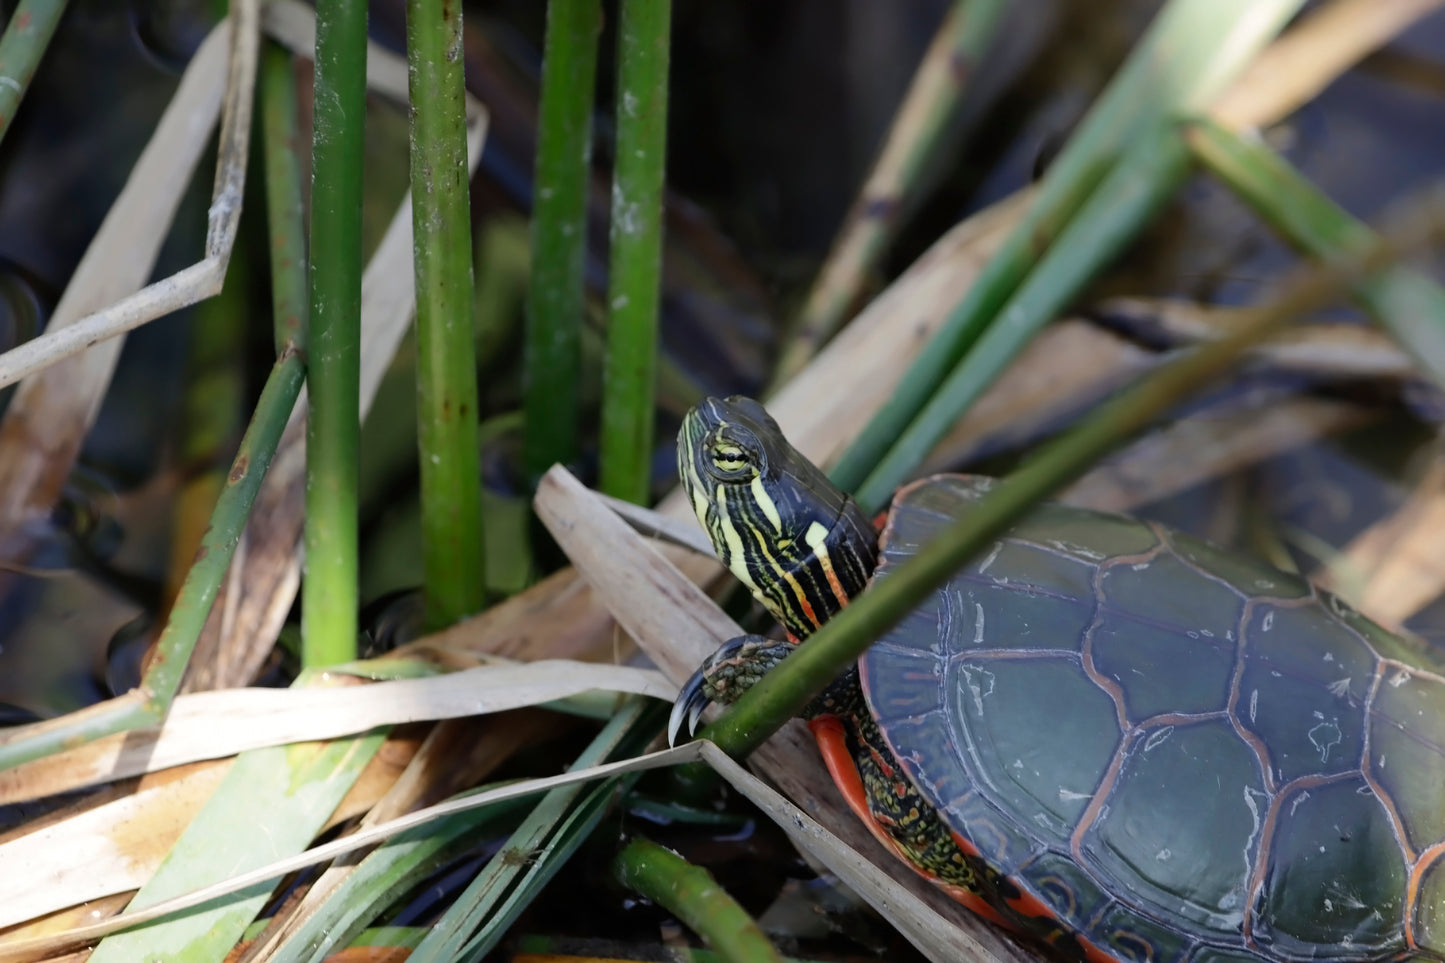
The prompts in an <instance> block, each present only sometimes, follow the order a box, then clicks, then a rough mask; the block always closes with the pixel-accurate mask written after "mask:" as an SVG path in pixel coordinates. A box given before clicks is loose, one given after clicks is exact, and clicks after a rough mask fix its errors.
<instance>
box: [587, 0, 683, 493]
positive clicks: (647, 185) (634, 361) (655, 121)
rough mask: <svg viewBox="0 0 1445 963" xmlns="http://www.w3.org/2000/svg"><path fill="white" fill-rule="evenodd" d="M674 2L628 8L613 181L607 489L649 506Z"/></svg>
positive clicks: (658, 0) (626, 3)
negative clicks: (669, 48) (668, 87)
mask: <svg viewBox="0 0 1445 963" xmlns="http://www.w3.org/2000/svg"><path fill="white" fill-rule="evenodd" d="M671 25H672V2H671V0H622V4H621V10H620V16H619V22H618V28H617V30H618V36H617V159H616V166H615V168H614V170H613V172H612V233H611V267H610V270H609V272H608V281H609V283H608V291H607V361H606V367H605V372H604V377H603V392H602V442H601V448H602V452H601V455H602V490H603V491H604V492H606V493H607V494H609V495H612V496H614V497H616V498H625V499H627V500H628V501H632V502H636V503H638V504H640V505H641V504H646V503H647V501H648V500H649V499H648V495H649V489H650V487H651V486H650V484H649V482H650V480H651V475H652V471H651V468H652V447H653V408H654V402H653V396H654V388H655V385H656V382H657V306H658V300H659V292H660V285H661V275H662V184H663V171H664V163H665V159H666V154H667V65H668V46H669V34H670V31H671Z"/></svg>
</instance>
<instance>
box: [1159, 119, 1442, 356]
mask: <svg viewBox="0 0 1445 963" xmlns="http://www.w3.org/2000/svg"><path fill="white" fill-rule="evenodd" d="M1185 142H1186V143H1187V144H1188V145H1189V147H1190V149H1191V150H1192V151H1193V152H1194V156H1195V157H1197V158H1198V159H1199V160H1200V162H1201V163H1203V164H1204V165H1206V166H1207V167H1208V168H1209V170H1210V171H1211V172H1212V173H1213V174H1214V175H1215V176H1217V177H1219V178H1220V179H1221V180H1222V181H1224V183H1225V184H1226V185H1227V186H1228V187H1229V188H1230V189H1231V190H1233V191H1234V192H1235V193H1236V194H1237V195H1239V197H1240V199H1241V200H1243V201H1244V202H1245V203H1246V204H1248V205H1249V206H1250V207H1251V208H1253V209H1254V211H1255V213H1257V214H1258V215H1259V216H1260V217H1262V218H1264V220H1265V221H1267V222H1268V223H1269V225H1270V226H1271V227H1273V228H1274V229H1275V230H1276V231H1278V232H1279V233H1280V234H1281V235H1283V236H1284V238H1285V239H1286V240H1287V241H1289V242H1290V243H1291V244H1293V245H1294V246H1295V247H1297V248H1299V249H1300V250H1301V251H1304V252H1305V253H1307V254H1310V255H1312V256H1314V257H1317V258H1323V259H1329V258H1334V257H1339V256H1340V255H1341V254H1343V253H1345V252H1348V251H1353V250H1358V249H1360V248H1364V247H1368V246H1369V245H1371V244H1374V243H1377V242H1378V241H1379V238H1378V237H1377V236H1376V234H1375V232H1374V231H1373V230H1371V229H1370V227H1369V226H1368V225H1367V224H1365V223H1364V222H1362V221H1360V220H1357V219H1356V218H1354V217H1352V216H1351V215H1350V214H1349V212H1348V211H1346V210H1345V209H1344V208H1342V207H1340V206H1339V205H1338V204H1336V203H1335V202H1334V201H1332V200H1330V199H1329V198H1328V197H1326V196H1325V195H1324V194H1323V193H1322V192H1321V191H1320V190H1319V189H1318V188H1316V187H1315V186H1314V185H1312V184H1310V183H1309V182H1308V181H1306V180H1305V179H1304V178H1303V177H1302V176H1300V174H1299V172H1298V171H1296V170H1295V169H1294V168H1292V167H1290V165H1289V164H1288V163H1286V161H1285V160H1284V158H1282V157H1280V156H1279V155H1278V154H1276V153H1275V152H1274V151H1272V150H1270V149H1269V148H1268V147H1266V146H1265V145H1264V144H1263V143H1261V142H1260V141H1258V140H1257V139H1247V138H1244V137H1241V136H1240V135H1238V134H1236V133H1234V132H1233V131H1231V130H1228V129H1227V128H1225V127H1222V126H1221V125H1219V124H1217V123H1215V122H1214V121H1212V120H1208V119H1202V120H1197V121H1194V122H1192V123H1191V124H1190V125H1189V126H1188V127H1187V128H1186V129H1185ZM1355 297H1356V299H1358V300H1359V302H1360V303H1361V304H1363V305H1364V306H1365V308H1366V310H1368V311H1369V312H1370V313H1371V314H1372V315H1374V317H1375V318H1376V319H1377V320H1379V321H1380V323H1381V324H1383V325H1384V326H1385V328H1386V329H1387V330H1388V331H1389V332H1390V333H1391V334H1393V335H1394V336H1395V338H1396V339H1397V340H1398V341H1399V342H1400V343H1401V344H1403V345H1404V346H1405V347H1406V348H1407V349H1408V350H1409V351H1410V352H1411V353H1412V354H1414V356H1415V358H1416V360H1418V361H1419V362H1420V365H1421V367H1422V368H1424V370H1425V371H1426V372H1428V373H1429V375H1430V377H1432V378H1434V379H1435V383H1436V384H1445V290H1442V289H1441V287H1440V285H1438V284H1436V283H1435V282H1434V281H1433V280H1431V279H1430V278H1429V277H1426V276H1425V275H1424V274H1421V273H1420V272H1418V271H1414V270H1411V269H1410V268H1408V267H1400V266H1394V267H1389V268H1386V269H1385V270H1383V271H1381V272H1380V273H1379V274H1378V275H1377V276H1375V277H1372V278H1368V279H1367V280H1365V281H1362V282H1361V283H1360V285H1359V287H1358V288H1357V289H1356V291H1355Z"/></svg>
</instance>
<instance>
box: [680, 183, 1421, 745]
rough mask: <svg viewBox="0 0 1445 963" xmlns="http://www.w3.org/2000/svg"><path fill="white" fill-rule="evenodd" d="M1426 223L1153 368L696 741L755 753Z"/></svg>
mask: <svg viewBox="0 0 1445 963" xmlns="http://www.w3.org/2000/svg"><path fill="white" fill-rule="evenodd" d="M1422 207H1424V213H1425V215H1426V216H1423V217H1420V218H1418V220H1417V221H1416V222H1414V223H1412V224H1410V225H1408V228H1409V230H1408V232H1402V235H1401V236H1399V237H1394V238H1392V239H1391V240H1392V241H1393V242H1394V243H1393V244H1389V243H1378V244H1374V245H1372V246H1371V247H1370V248H1369V249H1367V250H1363V251H1354V252H1351V253H1350V255H1349V257H1348V259H1347V260H1344V261H1341V262H1337V263H1332V264H1331V265H1329V266H1328V267H1326V268H1324V269H1314V270H1311V271H1309V272H1305V273H1302V274H1300V275H1297V276H1295V277H1292V278H1290V279H1289V280H1288V281H1287V283H1286V284H1285V285H1284V287H1283V289H1282V291H1281V293H1280V294H1279V295H1278V296H1277V297H1276V298H1275V299H1273V300H1272V301H1271V302H1270V303H1269V304H1268V305H1267V306H1265V307H1262V308H1259V309H1256V310H1255V311H1253V312H1251V316H1250V317H1249V318H1248V319H1247V320H1244V321H1243V322H1242V323H1240V324H1239V325H1238V327H1236V328H1235V329H1234V330H1233V331H1232V332H1231V333H1230V334H1229V335H1227V336H1226V337H1224V338H1222V339H1220V340H1219V341H1214V342H1210V343H1208V344H1204V345H1201V346H1200V347H1198V348H1196V349H1195V350H1194V351H1193V352H1191V353H1189V354H1187V355H1185V356H1184V357H1181V358H1179V359H1178V360H1176V361H1174V362H1171V363H1170V364H1168V365H1166V366H1165V367H1163V368H1160V369H1159V370H1158V371H1156V372H1155V373H1154V374H1152V375H1150V376H1149V377H1147V378H1145V379H1143V380H1142V381H1140V382H1139V383H1138V384H1136V385H1135V386H1134V387H1133V388H1130V389H1129V390H1127V391H1125V392H1124V393H1122V394H1121V395H1119V396H1118V397H1117V398H1115V399H1114V400H1113V401H1111V402H1109V403H1108V404H1106V405H1104V406H1103V407H1102V408H1100V409H1099V411H1098V412H1097V413H1096V414H1095V415H1094V416H1093V417H1091V418H1090V419H1089V420H1088V421H1086V422H1084V423H1082V424H1080V425H1079V426H1078V427H1076V428H1074V429H1073V430H1071V431H1069V432H1068V433H1067V434H1065V435H1063V436H1062V437H1060V438H1059V439H1058V440H1056V441H1054V442H1052V443H1050V444H1049V445H1047V446H1046V447H1044V448H1043V449H1041V450H1040V451H1039V452H1038V453H1037V455H1036V456H1035V457H1034V458H1032V459H1031V460H1030V461H1029V462H1028V463H1027V464H1026V465H1025V466H1024V467H1023V468H1021V469H1019V470H1018V471H1016V472H1014V473H1013V474H1012V475H1010V476H1009V477H1007V478H1005V479H1004V480H1002V481H1001V482H999V483H998V484H997V485H995V486H994V487H993V489H992V490H990V491H989V493H988V494H987V495H986V496H985V497H984V498H983V499H981V500H980V501H979V503H978V505H977V507H976V508H975V509H974V510H973V511H971V512H969V513H968V514H967V515H966V516H964V517H963V518H962V519H960V520H958V521H955V522H953V523H952V524H951V525H949V526H948V527H947V528H945V529H944V530H943V531H941V532H939V534H938V536H937V537H936V538H935V539H934V540H933V541H931V542H929V543H928V544H927V545H926V546H925V547H924V548H923V549H922V550H921V551H920V552H919V553H918V554H917V555H916V556H915V557H914V558H913V559H911V560H910V561H909V562H908V563H906V564H905V565H902V566H900V567H899V570H898V572H897V573H895V574H894V576H893V577H892V578H889V579H885V580H882V581H880V582H879V583H878V584H876V585H874V586H872V587H871V588H870V590H869V591H867V592H865V593H863V594H862V595H861V596H859V597H858V598H857V599H856V600H855V601H854V602H853V603H852V604H851V605H849V606H848V607H847V608H846V609H844V610H843V611H842V612H841V613H839V614H838V615H837V616H835V617H834V618H833V619H832V620H830V621H829V622H827V623H826V624H825V625H824V626H823V627H822V628H821V629H819V630H818V631H817V632H816V633H814V634H813V635H812V636H810V637H809V639H808V641H807V642H806V643H804V644H803V645H801V646H799V647H798V649H797V651H795V652H793V653H792V654H790V655H789V656H788V658H787V659H785V660H784V661H783V662H782V664H781V665H779V666H778V668H777V669H775V670H774V671H772V672H769V673H768V674H767V675H765V676H764V677H763V678H762V680H761V681H760V682H759V683H758V684H757V685H755V686H753V687H752V688H751V689H749V690H748V691H747V692H746V693H745V694H744V695H743V697H742V698H741V699H739V700H738V702H737V703H736V704H735V705H734V706H733V707H732V708H731V709H730V710H729V711H728V712H727V714H726V715H724V716H723V717H722V718H721V719H719V720H718V721H717V722H716V723H714V724H713V725H712V726H709V727H708V728H706V729H705V730H704V731H703V732H702V733H701V735H702V737H703V738H708V739H711V740H713V741H714V742H715V743H717V745H718V746H719V747H720V748H722V749H723V750H724V751H726V752H728V753H729V754H730V755H734V756H742V755H745V754H747V753H748V752H751V751H752V750H753V749H755V748H756V747H757V746H758V745H759V744H760V743H761V742H762V741H763V740H764V739H766V738H767V737H768V736H769V735H770V734H772V733H773V732H774V731H776V730H777V728H778V727H779V726H781V725H782V724H783V723H784V722H786V721H787V720H788V719H790V718H792V717H793V716H795V715H796V714H797V713H798V712H799V711H800V710H801V709H802V708H803V706H804V705H806V704H807V702H808V700H809V699H811V698H813V697H814V696H815V695H816V694H817V693H819V692H821V691H822V689H823V688H824V686H826V685H827V684H828V683H829V682H830V681H831V680H833V679H834V678H836V677H837V675H838V673H839V672H841V671H842V670H843V669H844V668H845V667H847V666H848V665H850V664H852V663H853V662H855V661H856V660H857V659H858V657H859V656H861V655H862V654H863V652H864V650H866V649H867V648H868V646H869V645H871V644H872V641H873V640H874V639H876V638H878V637H880V636H881V635H882V634H883V633H884V632H886V631H888V630H889V629H890V628H892V627H893V626H894V625H896V624H897V623H898V621H899V620H900V619H902V618H903V617H904V616H905V615H906V614H907V613H908V612H909V611H911V610H912V609H913V608H914V607H915V606H917V605H918V604H919V603H920V602H922V601H923V599H924V598H925V597H926V596H927V595H928V594H929V593H930V592H932V591H933V590H934V589H935V588H937V587H938V586H939V585H940V584H942V583H943V581H944V580H945V579H947V578H948V577H949V576H950V575H951V574H952V573H953V572H955V571H956V570H957V569H958V567H959V566H960V565H962V564H964V563H965V562H966V561H968V559H970V558H972V557H974V556H975V555H977V554H978V553H980V552H981V551H983V550H984V549H985V548H986V547H987V546H988V545H989V543H990V542H991V541H992V540H993V539H994V537H995V536H997V535H998V534H999V533H1000V532H1002V531H1004V530H1005V529H1007V528H1008V527H1009V525H1011V524H1012V523H1013V522H1014V521H1015V520H1017V519H1018V518H1020V517H1021V516H1022V515H1023V514H1024V513H1025V512H1027V511H1028V509H1029V508H1030V507H1031V506H1032V505H1034V504H1035V503H1036V502H1038V501H1040V500H1042V499H1044V498H1046V497H1048V496H1049V495H1050V494H1051V493H1053V492H1056V491H1058V490H1059V489H1060V488H1062V487H1063V486H1064V485H1066V484H1067V483H1068V482H1070V481H1072V480H1074V479H1075V478H1077V477H1079V475H1081V474H1083V472H1084V471H1085V470H1086V469H1087V468H1088V467H1089V466H1090V465H1091V464H1093V462H1094V461H1096V460H1097V459H1098V458H1100V457H1102V456H1103V455H1104V454H1106V453H1107V452H1109V451H1111V450H1112V449H1114V448H1116V447H1118V446H1119V445H1121V444H1123V443H1124V442H1126V441H1127V440H1129V439H1130V438H1131V437H1133V436H1134V435H1136V434H1137V433H1138V432H1140V431H1142V430H1143V429H1145V428H1147V427H1148V426H1149V425H1150V424H1152V423H1153V422H1154V420H1155V419H1156V418H1157V417H1158V416H1159V415H1160V413H1162V412H1164V411H1167V410H1168V409H1169V408H1171V407H1173V406H1174V405H1175V404H1177V403H1178V402H1179V401H1180V400H1182V399H1183V398H1185V397H1186V396H1188V395H1189V394H1190V393H1192V392H1194V391H1196V390H1198V389H1199V388H1200V387H1202V386H1204V385H1206V384H1208V383H1209V382H1210V381H1211V380H1212V379H1214V378H1216V377H1218V376H1219V375H1220V374H1222V373H1224V372H1225V371H1226V370H1228V368H1229V366H1230V365H1231V364H1232V363H1233V362H1234V360H1235V358H1237V357H1238V356H1239V355H1240V354H1241V353H1242V352H1244V351H1246V350H1248V349H1249V348H1250V347H1251V346H1253V345H1254V344H1256V343H1258V342H1259V341H1260V340H1261V339H1263V338H1266V337H1268V336H1269V335H1271V334H1273V333H1274V332H1276V331H1278V330H1279V329H1280V328H1282V327H1283V326H1284V325H1285V324H1287V323H1288V322H1289V321H1291V320H1293V319H1295V318H1297V317H1299V316H1300V315H1302V314H1304V313H1306V312H1308V311H1311V310H1314V309H1316V308H1319V307H1321V306H1323V305H1325V304H1327V303H1329V302H1330V301H1331V300H1333V299H1334V298H1336V297H1338V296H1339V295H1340V294H1341V293H1342V292H1344V291H1346V290H1348V289H1349V287H1350V285H1352V284H1353V283H1355V282H1357V281H1358V279H1359V278H1361V277H1364V276H1366V275H1367V274H1369V273H1371V272H1373V271H1376V270H1378V269H1379V268H1381V267H1383V266H1384V265H1385V264H1387V263H1389V262H1390V260H1392V259H1393V258H1394V257H1395V256H1396V255H1397V251H1398V250H1410V249H1414V248H1417V247H1419V246H1422V245H1423V244H1425V243H1427V242H1430V241H1432V240H1436V239H1438V237H1439V235H1440V234H1441V233H1442V231H1445V195H1442V196H1437V197H1433V198H1431V200H1430V202H1429V203H1428V204H1427V205H1422Z"/></svg>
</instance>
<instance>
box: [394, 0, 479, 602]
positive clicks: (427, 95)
mask: <svg viewBox="0 0 1445 963" xmlns="http://www.w3.org/2000/svg"><path fill="white" fill-rule="evenodd" d="M406 27H407V29H406V36H407V55H408V59H409V60H410V64H411V70H410V92H411V103H412V110H411V184H412V195H411V196H412V208H411V210H412V233H413V237H414V239H415V240H414V248H413V249H414V251H415V265H416V341H417V438H418V446H419V449H420V455H421V530H422V570H423V573H424V578H423V582H422V592H423V596H424V598H425V602H426V622H427V625H428V626H429V627H431V628H433V629H436V628H441V627H443V626H447V625H450V624H452V623H453V622H456V621H458V620H460V619H461V618H463V617H464V616H467V615H470V614H472V613H473V612H477V611H480V610H481V608H482V606H483V605H484V604H485V601H486V599H485V584H486V583H485V582H484V581H483V573H482V565H483V560H482V491H481V459H480V455H479V453H478V451H477V363H476V348H475V344H474V342H473V338H472V235H471V208H470V201H469V193H468V184H467V181H468V176H467V127H466V125H467V117H466V92H465V90H464V88H463V81H462V5H461V4H460V3H456V2H453V0H407V8H406Z"/></svg>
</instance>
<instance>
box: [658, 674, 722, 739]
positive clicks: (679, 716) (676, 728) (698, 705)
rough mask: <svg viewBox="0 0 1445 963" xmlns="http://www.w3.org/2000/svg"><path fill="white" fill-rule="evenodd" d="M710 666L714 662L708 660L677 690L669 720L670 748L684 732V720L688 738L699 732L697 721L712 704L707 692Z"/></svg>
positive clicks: (668, 737) (668, 736)
mask: <svg viewBox="0 0 1445 963" xmlns="http://www.w3.org/2000/svg"><path fill="white" fill-rule="evenodd" d="M710 665H712V660H711V659H708V660H707V661H706V662H704V663H703V664H702V665H700V666H699V667H698V669H697V671H696V672H694V673H693V674H692V675H691V676H689V677H688V680H687V681H686V682H684V683H683V684H682V688H680V689H678V690H677V701H675V702H674V703H673V704H672V715H670V716H669V717H668V719H667V744H668V745H669V746H675V745H677V735H678V733H679V732H681V731H682V725H683V721H684V720H686V722H687V735H688V738H689V739H690V738H692V734H693V733H694V732H696V731H697V721H698V720H699V719H701V718H702V713H703V710H704V709H706V708H707V707H708V704H709V703H711V702H712V699H711V698H710V697H709V696H708V694H707V690H706V683H707V668H708V666H710Z"/></svg>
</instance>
